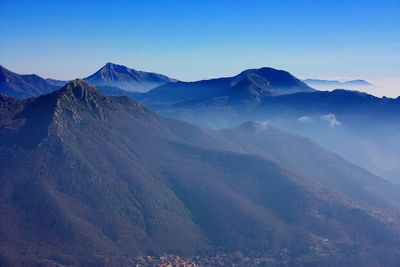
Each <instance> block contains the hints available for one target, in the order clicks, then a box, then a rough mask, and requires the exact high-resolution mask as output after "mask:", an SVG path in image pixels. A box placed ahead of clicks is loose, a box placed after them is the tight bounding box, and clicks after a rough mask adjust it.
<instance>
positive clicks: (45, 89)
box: [0, 65, 57, 98]
mask: <svg viewBox="0 0 400 267" xmlns="http://www.w3.org/2000/svg"><path fill="white" fill-rule="evenodd" d="M56 88H57V86H55V85H52V84H50V83H49V82H47V81H46V80H45V79H43V78H41V77H39V76H38V75H35V74H25V75H20V74H17V73H14V72H12V71H10V70H8V69H6V68H4V67H3V66H1V65H0V93H2V94H5V95H8V96H12V97H16V98H27V97H34V96H39V95H43V94H48V93H50V92H53V91H54V90H55V89H56Z"/></svg>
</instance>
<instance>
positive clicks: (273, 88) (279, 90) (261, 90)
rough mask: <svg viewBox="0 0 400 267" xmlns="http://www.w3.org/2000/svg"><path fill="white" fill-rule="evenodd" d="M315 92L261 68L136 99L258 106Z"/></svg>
mask: <svg viewBox="0 0 400 267" xmlns="http://www.w3.org/2000/svg"><path fill="white" fill-rule="evenodd" d="M314 91H315V90H314V89H312V88H311V87H309V86H308V85H306V84H305V83H303V82H302V81H300V80H299V79H297V78H296V77H294V76H293V75H291V74H290V73H289V72H286V71H282V70H276V69H273V68H260V69H249V70H245V71H243V72H241V73H240V74H238V75H236V76H233V77H226V78H217V79H211V80H202V81H197V82H177V83H171V84H166V85H163V86H159V87H157V88H155V89H153V90H151V91H149V92H148V93H145V94H143V95H141V96H140V97H139V99H141V100H142V101H143V102H145V103H151V104H155V103H157V104H159V103H177V102H184V101H190V100H209V99H211V98H218V99H221V100H223V101H227V102H232V103H235V102H248V103H257V102H261V101H262V99H263V98H264V97H266V96H271V95H283V94H290V93H295V92H314Z"/></svg>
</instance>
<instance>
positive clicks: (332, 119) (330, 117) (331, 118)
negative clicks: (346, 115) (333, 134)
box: [320, 113, 342, 127]
mask: <svg viewBox="0 0 400 267" xmlns="http://www.w3.org/2000/svg"><path fill="white" fill-rule="evenodd" d="M320 118H321V120H323V121H326V122H327V123H328V124H329V126H331V127H335V126H339V125H341V124H342V123H341V122H340V121H338V119H337V118H336V116H335V114H332V113H329V114H326V115H322V116H321V117H320Z"/></svg>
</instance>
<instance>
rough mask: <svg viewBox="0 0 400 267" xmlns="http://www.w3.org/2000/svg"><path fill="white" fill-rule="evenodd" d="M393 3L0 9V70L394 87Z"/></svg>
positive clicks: (396, 20)
mask: <svg viewBox="0 0 400 267" xmlns="http://www.w3.org/2000/svg"><path fill="white" fill-rule="evenodd" d="M399 14H400V0H362V1H361V0H342V1H341V0H263V1H262V0H229V1H228V0H226V1H225V0H219V1H218V0H171V1H169V0H159V1H151V0H143V1H122V0H120V1H111V0H110V1H90V0H86V1H74V0H69V1H57V0H49V1H46V0H40V1H34V0H29V1H22V0H0V64H2V65H4V66H5V67H7V68H9V69H11V70H13V71H16V72H18V73H37V74H39V75H41V76H44V77H52V78H58V79H72V78H75V77H84V76H86V75H89V74H91V73H93V72H94V71H95V70H96V69H98V68H99V67H101V66H102V65H104V63H106V62H114V63H119V64H123V65H126V66H128V67H131V68H135V69H139V70H147V71H154V72H160V73H163V74H166V75H169V76H171V77H174V78H178V79H182V80H196V79H203V78H207V77H215V76H223V75H233V74H236V73H238V72H240V71H241V70H243V69H246V68H255V67H261V66H270V67H275V68H280V69H285V70H288V71H290V72H291V73H293V74H294V75H296V76H298V77H301V78H316V77H356V78H371V79H372V78H379V79H380V78H382V77H383V78H385V77H390V78H396V77H397V78H398V77H400V15H399Z"/></svg>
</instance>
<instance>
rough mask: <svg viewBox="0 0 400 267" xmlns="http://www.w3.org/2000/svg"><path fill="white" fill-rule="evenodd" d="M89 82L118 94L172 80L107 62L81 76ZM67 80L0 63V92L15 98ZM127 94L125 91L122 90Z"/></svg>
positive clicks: (36, 93)
mask: <svg viewBox="0 0 400 267" xmlns="http://www.w3.org/2000/svg"><path fill="white" fill-rule="evenodd" d="M85 80H87V81H88V82H89V83H90V84H93V85H96V86H99V87H100V88H102V89H103V91H104V93H107V92H112V93H117V94H121V91H120V90H123V91H126V92H145V91H148V90H150V89H152V88H154V87H157V86H160V85H163V84H166V83H170V82H176V80H175V79H171V78H169V77H167V76H165V75H161V74H158V73H151V72H144V71H137V70H134V69H129V68H127V67H125V66H122V65H117V64H113V63H107V64H106V65H104V66H103V67H102V68H101V69H99V70H98V71H97V72H95V73H94V74H92V75H90V76H88V77H86V78H85ZM67 82H68V81H61V80H55V79H50V78H48V79H44V78H42V77H40V76H38V75H34V74H30V75H21V74H17V73H14V72H12V71H10V70H7V69H6V68H4V67H3V66H0V93H3V94H5V95H8V96H12V97H16V98H28V97H35V96H39V95H43V94H47V93H50V92H53V91H55V90H57V89H59V88H60V87H62V86H64V85H65V84H66V83H67ZM125 94H128V95H129V93H125Z"/></svg>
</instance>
